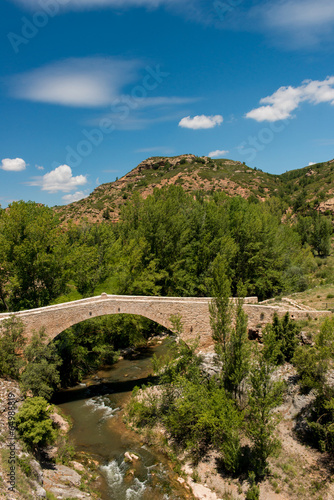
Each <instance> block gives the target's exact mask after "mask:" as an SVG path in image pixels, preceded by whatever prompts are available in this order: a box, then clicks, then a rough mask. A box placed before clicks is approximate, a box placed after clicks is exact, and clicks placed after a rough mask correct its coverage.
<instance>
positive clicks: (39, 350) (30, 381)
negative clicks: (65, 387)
mask: <svg viewBox="0 0 334 500" xmlns="http://www.w3.org/2000/svg"><path fill="white" fill-rule="evenodd" d="M45 342H46V335H45V331H44V330H41V331H40V332H39V333H35V334H34V335H33V337H32V339H31V341H30V343H29V345H28V346H27V347H26V349H25V350H24V356H25V359H26V360H27V362H28V364H27V365H26V367H25V369H24V371H23V372H22V374H21V377H20V382H21V387H22V389H23V391H24V392H25V393H27V392H28V391H31V392H32V394H33V396H40V397H43V398H44V399H46V400H49V399H50V398H51V396H52V394H53V393H54V391H55V390H56V388H57V387H59V385H60V376H59V372H58V368H59V367H60V365H61V359H60V357H59V355H58V354H57V350H56V347H55V345H54V344H45Z"/></svg>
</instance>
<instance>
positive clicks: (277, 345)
mask: <svg viewBox="0 0 334 500" xmlns="http://www.w3.org/2000/svg"><path fill="white" fill-rule="evenodd" d="M299 333H300V328H299V327H298V325H297V324H296V323H295V321H293V320H291V319H290V317H289V313H286V314H285V315H284V317H283V318H282V319H279V317H278V315H277V313H274V317H273V321H272V324H271V325H270V324H268V325H267V326H266V328H265V333H264V336H263V343H264V353H263V355H264V357H265V358H266V359H267V360H271V361H272V362H273V363H275V364H282V363H284V362H285V361H288V362H289V361H291V359H292V358H293V355H294V352H295V350H296V347H297V344H298V335H299Z"/></svg>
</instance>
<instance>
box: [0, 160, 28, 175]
mask: <svg viewBox="0 0 334 500" xmlns="http://www.w3.org/2000/svg"><path fill="white" fill-rule="evenodd" d="M26 167H27V164H26V162H25V161H24V160H22V158H13V159H11V158H4V159H3V160H2V162H1V166H0V168H1V169H2V170H7V171H8V172H21V171H22V170H25V169H26Z"/></svg>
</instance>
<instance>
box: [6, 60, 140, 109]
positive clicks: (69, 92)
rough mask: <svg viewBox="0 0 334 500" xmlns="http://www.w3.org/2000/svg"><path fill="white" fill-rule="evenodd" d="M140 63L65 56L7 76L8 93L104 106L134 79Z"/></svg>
mask: <svg viewBox="0 0 334 500" xmlns="http://www.w3.org/2000/svg"><path fill="white" fill-rule="evenodd" d="M140 66H141V64H140V62H139V61H136V60H121V59H116V58H112V57H105V58H103V57H87V58H82V59H74V58H73V59H66V60H64V61H60V62H56V63H52V64H49V65H47V66H44V67H42V68H38V69H35V70H33V71H30V72H28V73H23V74H20V75H15V76H14V77H11V78H10V79H9V86H10V92H11V94H12V95H13V96H14V97H16V98H19V99H26V100H29V101H36V102H44V103H50V104H61V105H63V106H74V107H99V106H106V105H108V104H109V105H110V104H111V103H112V101H113V100H114V99H115V98H117V97H118V95H119V92H120V90H121V88H122V87H123V86H124V85H126V84H128V83H130V82H132V81H135V80H136V78H137V70H138V69H139V67H140Z"/></svg>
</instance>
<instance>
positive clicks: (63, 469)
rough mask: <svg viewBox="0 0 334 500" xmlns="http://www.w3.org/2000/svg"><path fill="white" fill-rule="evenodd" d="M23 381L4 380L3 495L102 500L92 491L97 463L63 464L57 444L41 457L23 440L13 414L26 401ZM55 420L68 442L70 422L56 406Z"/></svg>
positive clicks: (0, 401)
mask: <svg viewBox="0 0 334 500" xmlns="http://www.w3.org/2000/svg"><path fill="white" fill-rule="evenodd" d="M24 399H25V398H24V397H23V396H22V394H21V391H20V388H19V384H18V383H17V382H15V381H12V380H5V379H0V498H4V499H6V500H27V499H32V498H33V499H38V498H41V499H42V498H49V499H50V500H52V499H54V498H77V499H87V500H89V499H92V500H93V499H98V495H97V494H95V493H93V492H92V491H91V487H90V485H91V483H92V480H93V479H94V477H95V474H96V464H94V463H93V461H92V460H90V459H87V460H86V461H85V462H86V463H79V462H78V461H76V460H64V461H65V462H66V463H67V465H64V464H62V463H60V459H59V457H58V456H57V455H58V451H59V449H58V448H57V445H56V446H53V447H48V448H46V449H45V450H43V453H42V454H41V455H40V456H39V457H38V458H37V457H36V456H34V455H33V454H32V453H31V452H29V451H28V450H27V449H26V446H25V445H24V443H23V441H22V440H21V439H20V438H19V436H18V435H17V433H16V432H14V433H13V430H12V429H13V428H12V427H11V425H10V420H11V417H12V413H14V414H16V413H17V411H18V410H19V408H20V406H21V405H22V403H23V401H24ZM51 420H52V422H53V425H54V427H55V428H57V429H58V432H59V434H58V436H59V438H60V439H59V442H58V446H59V444H60V443H62V444H63V445H64V444H65V445H66V436H67V433H68V432H69V429H70V425H69V423H68V422H67V420H66V419H65V418H64V417H63V416H62V415H61V413H60V412H59V411H58V410H57V409H56V408H54V411H53V413H52V414H51Z"/></svg>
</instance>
